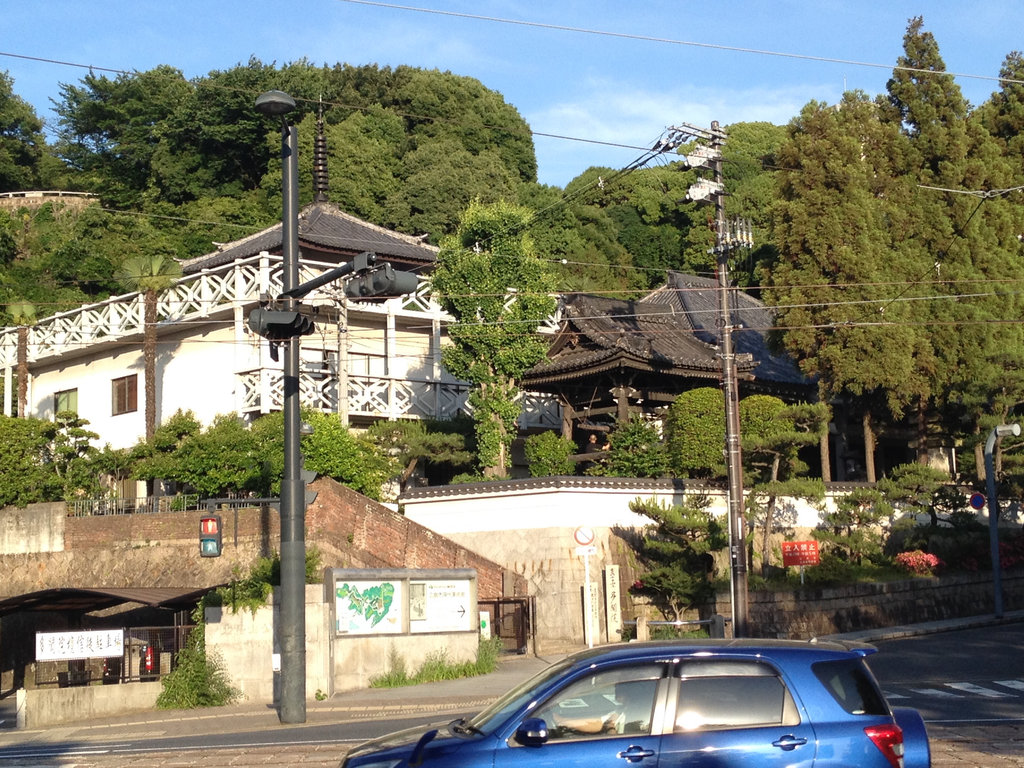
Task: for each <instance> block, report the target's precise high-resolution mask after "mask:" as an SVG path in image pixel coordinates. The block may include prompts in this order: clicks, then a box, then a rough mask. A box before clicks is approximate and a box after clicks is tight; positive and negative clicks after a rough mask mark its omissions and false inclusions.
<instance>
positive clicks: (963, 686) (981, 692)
mask: <svg viewBox="0 0 1024 768" xmlns="http://www.w3.org/2000/svg"><path fill="white" fill-rule="evenodd" d="M946 685H947V686H949V687H950V688H952V689H954V690H957V691H963V692H964V693H973V694H977V695H978V696H984V697H986V698H989V699H1005V698H1008V697H1010V696H1012V695H1013V694H1012V693H1002V692H1001V691H993V690H992V689H991V688H985V687H983V686H980V685H975V684H974V683H946Z"/></svg>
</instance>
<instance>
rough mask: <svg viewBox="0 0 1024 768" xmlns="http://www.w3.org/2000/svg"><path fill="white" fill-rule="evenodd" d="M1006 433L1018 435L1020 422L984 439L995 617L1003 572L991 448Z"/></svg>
mask: <svg viewBox="0 0 1024 768" xmlns="http://www.w3.org/2000/svg"><path fill="white" fill-rule="evenodd" d="M1008 435H1014V436H1016V435H1020V424H1000V425H998V426H996V427H993V428H992V431H991V432H990V433H989V436H988V440H986V441H985V486H986V488H987V490H988V543H989V552H990V553H991V555H992V589H993V592H994V595H995V600H994V602H995V609H994V611H993V613H995V617H996V618H997V619H1001V618H1002V617H1003V574H1002V563H1000V561H999V501H998V500H997V499H996V468H995V462H994V461H993V460H992V450H993V449H994V448H995V447H996V439H997V438H1000V437H1006V436H1008Z"/></svg>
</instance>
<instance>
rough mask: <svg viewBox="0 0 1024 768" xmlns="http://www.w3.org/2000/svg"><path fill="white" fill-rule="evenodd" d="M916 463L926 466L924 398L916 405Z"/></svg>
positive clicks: (926, 447)
mask: <svg viewBox="0 0 1024 768" xmlns="http://www.w3.org/2000/svg"><path fill="white" fill-rule="evenodd" d="M917 463H918V464H923V465H925V466H927V465H928V412H927V409H926V407H925V401H924V398H921V399H920V400H919V401H918V403H917Z"/></svg>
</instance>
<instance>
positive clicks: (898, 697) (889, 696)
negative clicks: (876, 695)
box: [882, 691, 910, 701]
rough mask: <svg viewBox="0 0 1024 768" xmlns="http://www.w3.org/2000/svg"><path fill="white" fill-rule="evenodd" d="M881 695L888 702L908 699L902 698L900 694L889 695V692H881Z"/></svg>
mask: <svg viewBox="0 0 1024 768" xmlns="http://www.w3.org/2000/svg"><path fill="white" fill-rule="evenodd" d="M882 695H883V696H885V698H886V699H889V700H890V701H892V700H895V699H909V698H910V697H909V696H904V695H903V694H902V693H889V691H882Z"/></svg>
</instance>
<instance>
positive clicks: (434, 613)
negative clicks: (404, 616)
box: [409, 579, 477, 632]
mask: <svg viewBox="0 0 1024 768" xmlns="http://www.w3.org/2000/svg"><path fill="white" fill-rule="evenodd" d="M472 598H473V590H472V584H471V582H470V581H469V580H461V579H459V580H451V581H410V582H409V631H410V632H462V631H470V630H474V629H476V628H477V625H476V622H477V608H476V603H475V602H473V599H472Z"/></svg>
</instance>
